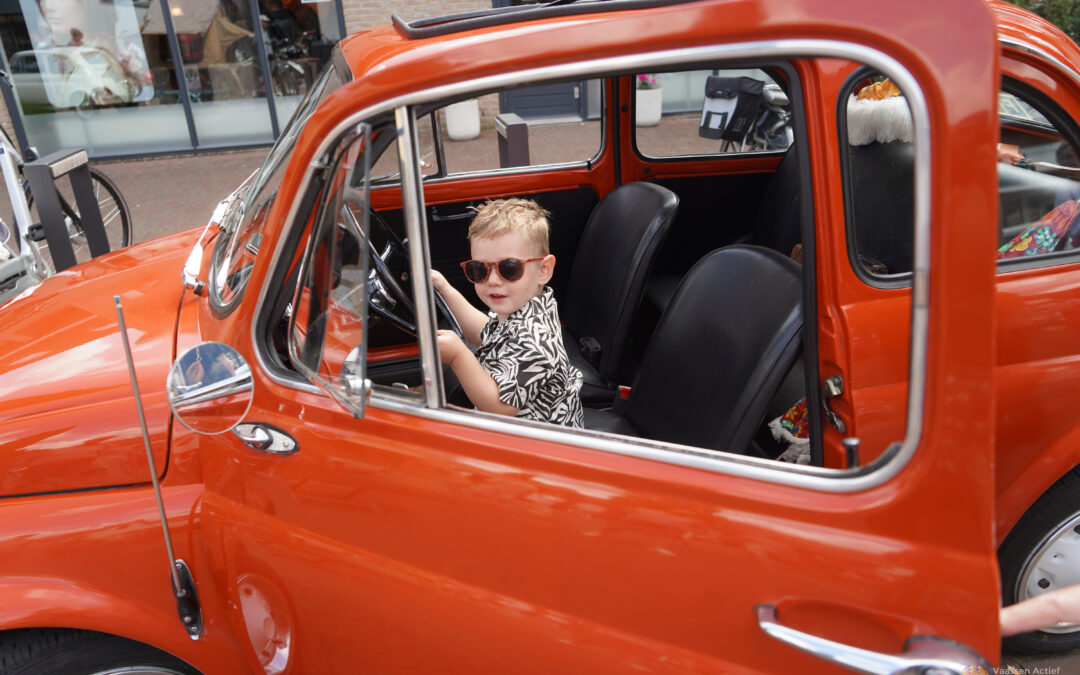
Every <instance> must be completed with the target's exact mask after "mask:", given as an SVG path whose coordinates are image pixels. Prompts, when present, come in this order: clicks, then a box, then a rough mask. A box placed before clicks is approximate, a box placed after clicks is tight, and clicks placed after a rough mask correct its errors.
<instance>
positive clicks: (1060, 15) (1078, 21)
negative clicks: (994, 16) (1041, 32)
mask: <svg viewBox="0 0 1080 675" xmlns="http://www.w3.org/2000/svg"><path fill="white" fill-rule="evenodd" d="M1009 1H1010V2H1012V4H1014V5H1018V6H1020V7H1023V8H1024V9H1028V10H1031V11H1032V12H1035V13H1036V14H1038V15H1039V16H1041V17H1043V18H1044V19H1046V20H1047V21H1049V22H1050V23H1052V24H1054V25H1055V26H1057V27H1058V28H1060V29H1061V30H1063V31H1065V33H1066V34H1067V35H1068V36H1069V37H1071V38H1072V39H1073V42H1077V43H1080V0H1009Z"/></svg>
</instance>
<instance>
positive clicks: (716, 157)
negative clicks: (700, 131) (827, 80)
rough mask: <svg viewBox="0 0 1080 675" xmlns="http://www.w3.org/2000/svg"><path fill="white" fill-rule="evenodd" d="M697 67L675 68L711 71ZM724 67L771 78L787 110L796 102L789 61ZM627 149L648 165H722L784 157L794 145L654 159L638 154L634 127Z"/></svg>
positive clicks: (799, 84)
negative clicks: (755, 72) (758, 71)
mask: <svg viewBox="0 0 1080 675" xmlns="http://www.w3.org/2000/svg"><path fill="white" fill-rule="evenodd" d="M697 65H700V66H702V67H699V68H694V67H692V66H691V67H680V68H679V69H678V71H686V70H710V69H712V68H705V67H704V66H706V65H709V64H697ZM712 65H715V64H712ZM723 65H724V68H723V70H739V69H754V70H761V71H763V72H764V73H765V74H766V75H768V76H769V77H770V78H771V79H772V81H773V82H774V83H775V84H778V85H780V87H781V88H782V89H783V90H784V93H785V94H787V95H788V98H789V100H791V103H790V104H789V107H791V108H792V110H793V111H794V106H795V101H794V96H793V92H796V91H802V82H801V81H800V80H799V75H798V72H796V70H795V68H793V67H792V65H791V63H790V61H787V60H777V59H763V60H761V61H748V62H745V63H741V62H733V63H724V64H723ZM678 71H675V70H667V71H661V72H660V73H659V74H661V75H662V74H664V73H668V72H678ZM777 75H782V77H777ZM627 83H628V84H629V85H630V91H631V92H633V91H634V82H633V80H632V78H627ZM630 98H631V100H632V103H631V107H634V106H636V105H637V98H636V97H635V96H633V95H631V96H630ZM631 118H632V119H636V111H634V114H633V115H632V116H631ZM792 118H793V119H792V123H793V124H794V115H792ZM797 140H798V139H796V142H797ZM718 143H719V141H718ZM630 147H631V148H632V149H633V151H634V156H635V157H636V158H637V159H638V160H639V161H641V162H644V163H647V164H675V163H679V162H688V161H693V162H700V161H718V162H723V161H732V160H746V159H748V158H753V159H759V158H766V159H767V158H777V157H783V156H784V154H786V153H787V152H788V150H790V149H791V148H793V147H795V143H794V142H793V143H792V144H791V145H790V146H788V147H787V148H785V149H783V150H762V151H760V152H752V151H749V152H714V153H705V154H698V155H669V156H666V157H657V156H654V155H647V154H645V153H644V152H642V151H641V148H639V147H638V128H637V127H636V126H635V127H634V128H633V132H632V133H631V134H630Z"/></svg>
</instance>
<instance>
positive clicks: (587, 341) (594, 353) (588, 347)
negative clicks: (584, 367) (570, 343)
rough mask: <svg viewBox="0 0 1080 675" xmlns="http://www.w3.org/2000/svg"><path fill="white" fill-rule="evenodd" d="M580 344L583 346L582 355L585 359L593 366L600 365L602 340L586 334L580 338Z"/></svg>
mask: <svg viewBox="0 0 1080 675" xmlns="http://www.w3.org/2000/svg"><path fill="white" fill-rule="evenodd" d="M578 344H579V345H580V346H581V355H582V356H584V357H585V360H586V361H588V362H589V365H591V366H592V367H593V368H599V367H600V351H601V347H600V342H599V341H597V339H596V338H594V337H590V336H585V337H583V338H581V339H579V340H578Z"/></svg>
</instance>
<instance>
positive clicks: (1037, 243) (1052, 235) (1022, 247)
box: [997, 199, 1080, 260]
mask: <svg viewBox="0 0 1080 675" xmlns="http://www.w3.org/2000/svg"><path fill="white" fill-rule="evenodd" d="M1078 215H1080V202H1078V201H1077V200H1075V199H1070V200H1068V201H1065V202H1062V203H1061V204H1058V205H1057V206H1055V207H1054V208H1053V209H1051V210H1050V212H1049V213H1047V214H1046V215H1045V216H1043V217H1042V218H1039V219H1038V220H1037V221H1035V223H1033V224H1032V225H1031V226H1030V227H1028V228H1027V229H1025V230H1024V231H1023V232H1021V233H1020V234H1018V235H1016V236H1015V237H1013V238H1012V239H1010V240H1009V241H1007V242H1005V244H1004V245H1003V246H1002V247H1001V248H999V249H998V255H997V257H998V259H999V260H1004V259H1007V258H1019V257H1021V256H1029V255H1041V254H1043V253H1051V252H1053V251H1056V250H1058V244H1059V243H1062V239H1066V240H1067V241H1065V242H1064V244H1065V246H1064V248H1072V247H1075V246H1076V245H1077V244H1078V243H1080V241H1078V240H1080V220H1078V219H1077V216H1078Z"/></svg>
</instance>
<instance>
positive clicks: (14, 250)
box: [0, 74, 131, 298]
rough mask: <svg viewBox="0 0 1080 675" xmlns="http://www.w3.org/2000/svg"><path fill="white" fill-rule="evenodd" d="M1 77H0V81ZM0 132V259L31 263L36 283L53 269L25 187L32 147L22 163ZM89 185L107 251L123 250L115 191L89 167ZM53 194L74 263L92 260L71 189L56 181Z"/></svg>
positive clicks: (125, 232) (125, 216)
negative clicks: (4, 215)
mask: <svg viewBox="0 0 1080 675" xmlns="http://www.w3.org/2000/svg"><path fill="white" fill-rule="evenodd" d="M2 76H3V75H2V74H0V77H2ZM0 132H2V133H0V168H2V170H3V174H4V182H5V187H6V188H7V192H8V197H9V199H10V201H11V207H12V211H13V215H14V220H15V223H14V229H12V228H9V227H7V226H6V225H3V223H2V221H0V226H3V227H0V244H3V246H4V248H5V249H6V252H7V255H3V252H0V260H10V259H14V258H23V259H24V263H27V264H29V263H30V262H31V261H32V264H31V265H30V266H29V267H27V270H28V272H29V273H30V274H31V276H32V277H34V279H35V280H37V281H40V280H42V279H44V278H46V277H48V276H50V275H51V274H52V272H53V270H52V265H50V264H49V263H48V262H47V261H46V260H45V258H44V256H43V254H44V253H47V252H48V243H47V242H46V241H45V231H44V228H43V227H42V226H41V217H40V215H39V214H38V213H37V212H36V210H35V209H34V196H33V195H32V194H31V192H30V184H29V182H28V181H27V180H26V176H25V174H24V171H23V167H24V166H25V164H26V161H27V160H29V161H33V160H34V159H37V152H36V151H35V150H34V149H33V148H27V149H26V159H24V155H23V154H22V153H20V152H19V151H18V149H17V148H16V147H15V144H14V142H12V140H11V137H10V136H9V135H8V133H7V130H6V129H4V128H3V127H0ZM90 185H91V190H92V192H93V194H94V198H95V199H96V200H97V202H98V208H99V209H100V211H101V220H102V223H103V224H104V226H105V233H106V237H107V238H108V241H109V250H111V251H114V250H116V249H118V248H123V247H124V246H127V245H129V244H130V243H131V212H130V211H129V209H128V206H127V202H125V201H124V197H123V195H121V194H120V190H119V189H118V188H117V187H116V185H115V184H114V183H113V182H112V180H111V179H109V177H108V176H106V175H105V174H104V173H102V172H101V171H99V170H98V169H95V168H93V167H90ZM56 189H57V192H58V194H59V197H60V207H61V210H62V211H63V214H64V225H65V227H66V229H67V233H68V238H69V239H70V241H71V245H72V249H73V250H74V252H75V259H76V261H77V262H80V263H82V262H86V261H87V260H89V259H90V258H91V257H92V256H91V255H90V250H89V248H88V246H87V242H86V234H85V232H84V231H83V228H82V222H81V219H80V216H79V206H78V204H77V203H76V201H75V195H74V192H73V191H72V189H71V181H70V180H64V179H61V180H59V181H57V183H56ZM50 257H51V256H50ZM6 282H10V279H9V278H8V277H7V276H5V277H4V278H0V298H3V295H2V294H3V293H4V291H5V285H6Z"/></svg>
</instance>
